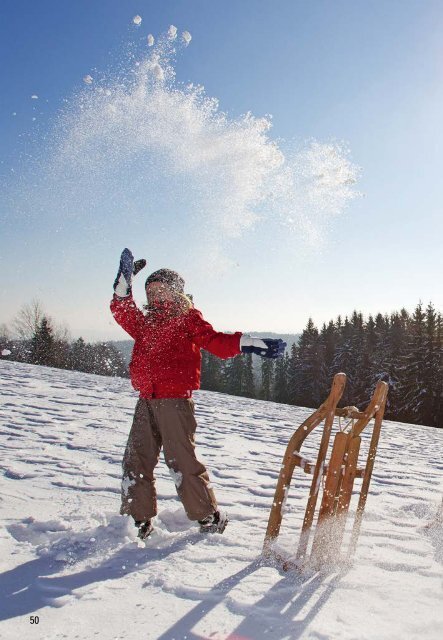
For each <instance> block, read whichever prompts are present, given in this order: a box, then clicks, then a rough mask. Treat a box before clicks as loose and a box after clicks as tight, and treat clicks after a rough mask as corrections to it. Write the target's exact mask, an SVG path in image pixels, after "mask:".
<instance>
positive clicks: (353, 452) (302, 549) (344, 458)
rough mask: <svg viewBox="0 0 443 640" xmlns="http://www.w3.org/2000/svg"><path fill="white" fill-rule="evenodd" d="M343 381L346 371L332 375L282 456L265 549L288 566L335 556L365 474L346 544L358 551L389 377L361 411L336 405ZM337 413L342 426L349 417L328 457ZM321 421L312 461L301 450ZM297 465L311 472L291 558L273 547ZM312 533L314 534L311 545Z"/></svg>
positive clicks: (314, 563) (322, 562)
mask: <svg viewBox="0 0 443 640" xmlns="http://www.w3.org/2000/svg"><path fill="white" fill-rule="evenodd" d="M345 385H346V375H345V374H344V373H338V374H337V375H336V376H334V380H333V383H332V388H331V392H330V394H329V396H328V398H327V400H326V401H325V402H324V403H323V404H322V405H321V406H320V408H319V409H317V411H315V412H314V413H313V414H312V415H311V416H310V417H309V418H307V420H305V421H304V422H303V424H302V425H301V426H300V427H299V428H298V429H297V430H296V431H295V433H294V434H293V436H292V437H291V439H290V441H289V444H288V446H287V448H286V452H285V455H284V457H283V462H282V466H281V470H280V475H279V478H278V482H277V488H276V491H275V496H274V501H273V504H272V508H271V513H270V516H269V522H268V528H267V531H266V536H265V541H264V547H263V554H264V556H265V557H268V558H269V557H274V558H275V559H277V560H278V561H279V562H281V563H282V565H283V568H284V569H285V570H286V569H289V568H293V567H297V568H301V567H303V566H306V565H309V566H311V567H313V568H316V569H319V568H321V567H322V566H324V565H326V564H328V562H330V561H331V560H333V559H336V558H337V555H338V554H339V553H340V551H341V547H342V543H343V538H344V534H345V524H346V517H347V513H348V509H349V505H350V501H351V496H352V490H353V486H354V480H355V479H356V478H361V479H362V484H361V489H360V495H359V500H358V505H357V511H356V515H355V520H354V524H353V528H352V533H351V538H350V542H349V546H348V559H349V558H351V557H352V555H353V553H354V551H355V547H356V544H357V540H358V536H359V533H360V526H361V521H362V516H363V511H364V508H365V504H366V498H367V495H368V490H369V483H370V481H371V475H372V469H373V466H374V460H375V455H376V453H377V445H378V440H379V436H380V429H381V425H382V420H383V414H384V411H385V406H386V399H387V395H388V385H387V384H386V382H378V384H377V386H376V389H375V391H374V395H373V396H372V399H371V401H370V403H369V405H368V406H367V407H366V409H365V410H364V411H358V409H357V408H356V407H345V408H344V409H338V408H337V404H338V403H339V402H340V398H341V397H342V395H343V391H344V388H345ZM335 417H338V418H339V424H340V427H341V419H342V418H345V419H347V420H348V422H347V424H346V425H345V426H344V427H343V428H340V430H339V431H338V433H336V435H335V438H334V442H333V446H332V451H331V455H330V459H329V462H326V456H327V453H328V446H329V441H330V438H331V432H332V427H333V424H334V418H335ZM372 419H374V424H373V430H372V437H371V441H370V445H369V451H368V455H367V458H366V462H365V464H364V466H360V467H359V466H358V457H359V451H360V443H361V433H362V431H363V430H364V429H365V427H366V426H367V425H368V423H369V422H370V420H372ZM322 422H324V427H323V434H322V437H321V442H320V448H319V452H318V457H317V461H316V462H310V461H308V460H306V459H305V458H304V457H303V456H302V455H301V453H300V448H301V445H302V444H303V442H304V441H305V439H306V438H307V437H308V436H309V434H310V433H311V432H312V431H313V430H314V429H315V428H316V427H317V426H318V425H319V424H321V423H322ZM295 467H300V469H301V470H302V471H303V472H304V473H307V474H311V475H312V476H313V477H312V482H311V487H310V491H309V497H308V502H307V506H306V512H305V517H304V520H303V525H302V529H301V534H300V540H299V544H298V549H297V553H296V559H295V562H288V561H285V560H284V559H283V558H281V557H280V556H279V555H278V554H277V553H276V552H275V550H274V549H273V544H272V543H273V541H275V540H276V538H277V537H278V534H279V532H280V525H281V521H282V517H283V507H284V505H285V502H286V498H287V495H288V491H289V486H290V484H291V480H292V476H293V473H294V469H295ZM322 485H323V493H322V500H321V504H320V508H319V511H318V517H317V525H316V527H315V531H312V524H313V522H314V517H315V511H316V505H317V501H318V496H319V493H320V487H321V486H322ZM311 537H312V538H313V539H312V544H311V546H310V547H309V542H310V538H311Z"/></svg>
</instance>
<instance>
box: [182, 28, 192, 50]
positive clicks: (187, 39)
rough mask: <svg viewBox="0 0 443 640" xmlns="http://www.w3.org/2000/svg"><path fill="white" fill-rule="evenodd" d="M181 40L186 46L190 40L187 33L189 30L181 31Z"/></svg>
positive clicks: (190, 37)
mask: <svg viewBox="0 0 443 640" xmlns="http://www.w3.org/2000/svg"><path fill="white" fill-rule="evenodd" d="M182 40H183V42H184V43H185V44H186V46H188V44H189V43H190V42H191V40H192V36H191V34H190V33H189V31H183V33H182Z"/></svg>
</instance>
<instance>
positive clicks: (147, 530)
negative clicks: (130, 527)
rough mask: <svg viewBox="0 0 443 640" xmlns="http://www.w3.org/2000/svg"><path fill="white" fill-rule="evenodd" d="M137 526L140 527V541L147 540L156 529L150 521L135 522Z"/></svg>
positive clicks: (138, 534)
mask: <svg viewBox="0 0 443 640" xmlns="http://www.w3.org/2000/svg"><path fill="white" fill-rule="evenodd" d="M134 524H135V526H136V527H138V533H137V538H140V540H146V538H148V537H149V536H150V534H151V533H152V532H153V531H154V527H153V526H152V524H151V521H150V520H145V522H143V521H142V520H135V522H134Z"/></svg>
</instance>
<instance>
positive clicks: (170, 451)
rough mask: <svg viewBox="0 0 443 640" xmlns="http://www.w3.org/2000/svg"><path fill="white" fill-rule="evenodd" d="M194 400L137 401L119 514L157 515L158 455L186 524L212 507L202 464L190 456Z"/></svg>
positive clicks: (136, 517)
mask: <svg viewBox="0 0 443 640" xmlns="http://www.w3.org/2000/svg"><path fill="white" fill-rule="evenodd" d="M196 426H197V423H196V421H195V417H194V402H193V400H191V399H184V398H183V399H181V398H179V399H175V398H159V399H151V400H146V399H144V398H140V399H139V401H138V402H137V406H136V408H135V414H134V420H133V423H132V428H131V431H130V433H129V439H128V444H127V446H126V450H125V454H124V457H123V481H122V505H121V509H120V513H121V514H122V515H123V514H127V515H131V516H132V517H133V518H134V520H141V521H144V520H148V519H149V518H152V517H153V516H155V515H156V514H157V494H156V491H155V477H154V469H155V466H156V465H157V463H158V460H159V457H160V450H161V448H162V446H163V455H164V458H165V462H166V464H167V466H168V467H169V471H170V473H171V475H172V477H173V479H174V482H175V486H176V489H177V493H178V495H179V498H180V500H181V501H182V503H183V506H184V508H185V511H186V514H187V516H188V518H189V519H190V520H202V519H203V518H206V516H208V515H210V514H211V513H213V512H214V511H215V510H216V509H217V501H216V499H215V495H214V492H213V490H212V489H211V487H210V484H209V476H208V473H207V471H206V468H205V467H204V465H203V464H202V463H201V462H199V461H198V460H197V458H196V457H195V439H194V438H195V429H196Z"/></svg>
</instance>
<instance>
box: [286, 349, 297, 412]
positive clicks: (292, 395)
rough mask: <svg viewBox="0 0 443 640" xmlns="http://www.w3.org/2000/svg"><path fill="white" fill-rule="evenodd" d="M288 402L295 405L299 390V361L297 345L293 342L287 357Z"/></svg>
mask: <svg viewBox="0 0 443 640" xmlns="http://www.w3.org/2000/svg"><path fill="white" fill-rule="evenodd" d="M287 380H288V402H289V404H296V403H297V397H298V393H299V388H300V360H299V357H298V344H296V343H295V342H294V344H293V345H292V347H291V355H290V356H289V362H288V371H287Z"/></svg>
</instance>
